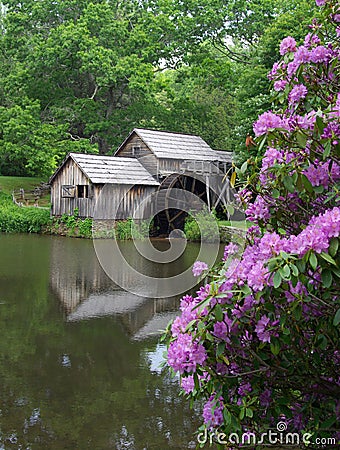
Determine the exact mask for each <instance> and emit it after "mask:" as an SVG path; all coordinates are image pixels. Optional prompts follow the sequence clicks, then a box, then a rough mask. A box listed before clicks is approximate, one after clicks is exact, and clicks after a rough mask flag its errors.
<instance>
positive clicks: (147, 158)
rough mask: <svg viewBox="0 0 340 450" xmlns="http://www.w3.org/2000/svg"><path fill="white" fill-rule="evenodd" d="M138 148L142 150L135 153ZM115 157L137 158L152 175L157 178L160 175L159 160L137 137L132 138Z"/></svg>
mask: <svg viewBox="0 0 340 450" xmlns="http://www.w3.org/2000/svg"><path fill="white" fill-rule="evenodd" d="M136 147H139V148H140V150H139V151H138V152H135V153H134V152H133V149H134V148H136ZM115 156H123V157H127V158H137V159H138V160H139V162H140V163H141V164H142V165H143V166H144V167H145V169H146V170H147V171H148V172H149V173H151V175H153V176H157V175H158V173H159V168H158V159H157V158H156V156H155V155H154V154H153V153H152V151H151V150H150V149H149V148H148V146H147V145H146V144H145V143H144V142H143V141H142V140H141V139H140V138H139V137H138V136H137V135H133V136H131V138H130V139H129V140H128V141H127V142H126V144H125V145H124V146H123V147H122V148H121V149H120V150H119V152H117V153H116V154H115Z"/></svg>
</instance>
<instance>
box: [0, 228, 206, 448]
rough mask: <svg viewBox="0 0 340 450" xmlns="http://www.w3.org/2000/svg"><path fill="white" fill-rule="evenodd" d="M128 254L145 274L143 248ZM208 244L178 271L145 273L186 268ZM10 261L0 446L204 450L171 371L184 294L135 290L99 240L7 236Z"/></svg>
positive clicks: (0, 365)
mask: <svg viewBox="0 0 340 450" xmlns="http://www.w3.org/2000/svg"><path fill="white" fill-rule="evenodd" d="M102 245H105V243H102ZM167 245H168V244H167V243H166V242H161V241H160V242H158V243H156V245H155V246H156V247H157V248H158V249H160V250H164V249H165V250H166V248H167V247H166V246H167ZM120 247H121V248H122V249H123V250H124V252H126V254H128V255H130V256H129V257H130V258H131V260H134V262H135V263H136V265H137V267H138V264H139V265H141V263H140V262H138V261H139V256H138V252H137V251H136V250H135V249H134V247H133V243H132V242H124V243H121V244H120ZM198 247H199V246H198V245H196V244H188V245H187V248H186V250H185V252H184V253H183V254H182V256H180V257H179V258H177V259H176V261H175V264H174V265H172V266H174V267H175V269H174V268H173V267H172V268H171V264H169V265H165V264H163V265H162V264H159V263H153V264H150V265H149V266H148V265H145V267H144V271H146V272H147V273H148V274H149V275H150V273H151V274H152V275H153V276H157V277H160V276H161V277H166V276H169V274H171V275H173V274H174V273H176V272H180V271H183V270H185V269H186V268H188V267H190V265H192V263H193V262H194V261H195V258H196V257H197V254H198ZM0 254H1V258H0V326H1V340H0V389H1V393H0V449H32V450H36V449H37V450H40V449H51V450H53V449H72V450H78V449H79V450H84V449H94V450H102V449H103V450H104V449H136V450H142V449H155V450H162V449H188V448H195V446H196V444H197V441H196V440H195V436H194V431H195V429H196V427H197V426H198V425H199V424H200V411H199V408H197V409H194V410H191V409H190V408H189V406H188V402H187V401H186V400H185V399H184V398H183V397H181V396H179V388H178V383H177V380H174V379H171V377H170V376H169V375H168V373H167V372H165V371H162V370H161V368H160V363H161V362H162V360H163V352H164V347H163V346H162V345H161V344H160V343H159V335H160V333H159V330H161V329H164V328H165V326H166V324H167V323H168V322H169V320H171V319H173V318H174V317H175V316H176V314H177V311H178V305H179V296H178V295H177V296H175V297H168V298H158V299H157V298H150V297H147V296H145V292H146V290H145V289H144V291H143V292H144V295H143V296H142V297H140V296H138V295H135V294H133V293H129V292H126V291H124V290H123V289H122V288H121V287H120V286H119V285H121V284H124V283H126V282H127V281H126V280H125V281H124V280H123V281H124V283H120V280H119V279H118V280H115V282H113V281H112V280H111V279H110V278H109V277H108V276H107V275H106V273H105V272H104V271H103V269H102V268H101V265H100V264H99V262H98V259H97V255H96V251H95V249H94V247H93V244H92V241H90V240H81V239H72V238H63V237H55V236H34V235H0ZM113 263H114V262H113ZM120 272H121V271H120ZM120 272H119V268H118V267H117V273H120ZM117 281H118V282H117ZM139 283H140V281H139Z"/></svg>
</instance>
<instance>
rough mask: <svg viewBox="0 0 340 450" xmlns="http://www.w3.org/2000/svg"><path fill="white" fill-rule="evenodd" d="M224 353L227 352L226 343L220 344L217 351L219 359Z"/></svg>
mask: <svg viewBox="0 0 340 450" xmlns="http://www.w3.org/2000/svg"><path fill="white" fill-rule="evenodd" d="M224 352H225V342H219V343H218V345H217V349H216V356H217V358H218V357H220V356H221V355H223V353H224Z"/></svg>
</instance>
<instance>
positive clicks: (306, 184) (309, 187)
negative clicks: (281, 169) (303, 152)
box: [301, 174, 314, 194]
mask: <svg viewBox="0 0 340 450" xmlns="http://www.w3.org/2000/svg"><path fill="white" fill-rule="evenodd" d="M301 178H302V183H303V185H304V187H305V189H306V191H307V192H309V193H310V194H312V193H313V192H314V188H313V186H312V183H311V182H310V181H309V180H308V178H307V177H306V175H304V174H302V175H301Z"/></svg>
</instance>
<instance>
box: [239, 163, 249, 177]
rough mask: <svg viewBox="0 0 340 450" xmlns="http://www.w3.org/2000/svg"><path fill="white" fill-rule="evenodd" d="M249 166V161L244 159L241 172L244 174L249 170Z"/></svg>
mask: <svg viewBox="0 0 340 450" xmlns="http://www.w3.org/2000/svg"><path fill="white" fill-rule="evenodd" d="M247 168H248V161H244V163H243V164H242V166H241V169H240V172H241V173H242V174H243V173H245V172H246V170H247Z"/></svg>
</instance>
